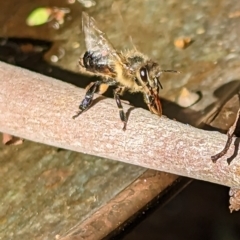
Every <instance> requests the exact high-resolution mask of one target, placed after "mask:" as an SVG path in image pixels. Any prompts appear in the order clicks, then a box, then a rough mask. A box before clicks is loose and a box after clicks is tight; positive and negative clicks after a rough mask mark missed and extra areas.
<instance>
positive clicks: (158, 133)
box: [0, 63, 240, 188]
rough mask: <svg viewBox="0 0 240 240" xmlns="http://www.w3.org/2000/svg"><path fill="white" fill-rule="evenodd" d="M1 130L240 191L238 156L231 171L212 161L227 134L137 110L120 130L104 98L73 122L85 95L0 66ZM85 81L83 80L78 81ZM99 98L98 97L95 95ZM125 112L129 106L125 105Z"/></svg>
mask: <svg viewBox="0 0 240 240" xmlns="http://www.w3.org/2000/svg"><path fill="white" fill-rule="evenodd" d="M0 75H1V81H0V131H1V132H5V133H8V134H12V135H14V136H19V137H21V138H24V139H30V140H33V141H36V142H41V143H45V144H49V145H53V146H57V147H60V148H65V149H71V150H74V151H79V152H84V153H87V154H92V155H97V156H101V157H106V158H110V159H114V160H118V161H123V162H127V163H130V164H135V165H139V166H143V167H147V168H151V169H156V170H161V171H165V172H170V173H175V174H178V175H183V176H188V177H191V178H196V179H202V180H205V181H210V182H215V183H219V184H222V185H227V186H231V187H238V188H239V187H240V174H239V171H238V169H240V157H239V156H236V158H235V159H234V160H233V161H232V163H231V165H230V166H229V165H228V163H227V161H226V159H227V158H228V157H229V156H231V155H232V154H233V153H234V146H230V148H229V150H228V152H227V154H226V155H224V157H222V158H221V159H220V160H219V161H218V162H217V163H215V164H214V163H213V162H212V160H211V156H212V154H213V153H215V152H218V151H219V150H220V148H221V146H223V145H224V144H225V141H226V135H223V134H220V133H217V132H208V131H203V130H200V129H196V128H193V127H191V126H189V125H186V124H181V123H179V122H176V121H172V120H170V119H167V118H166V117H161V118H160V117H158V116H156V115H154V114H151V113H150V112H149V111H147V110H143V109H134V110H132V111H131V113H130V115H129V119H128V125H127V130H126V131H123V130H122V123H121V121H120V119H119V114H118V109H117V107H116V105H115V102H114V100H113V99H106V98H105V99H103V100H101V101H99V102H97V103H96V104H93V106H92V107H91V108H90V109H89V110H88V111H86V112H84V113H83V114H82V115H81V116H79V118H77V119H75V120H73V119H72V115H74V113H75V112H76V110H77V108H78V105H79V103H80V101H81V100H82V99H83V97H84V94H85V91H84V90H83V89H78V88H77V87H74V86H72V85H70V84H67V83H64V82H61V81H57V80H55V79H52V78H49V77H46V76H42V75H40V74H37V73H33V72H30V71H27V70H24V69H21V68H18V67H14V66H11V65H8V64H5V63H0ZM79 81H81V79H79ZM96 97H97V95H96ZM123 108H124V110H125V112H127V111H128V109H129V108H131V106H128V105H125V104H123Z"/></svg>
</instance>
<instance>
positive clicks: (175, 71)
mask: <svg viewBox="0 0 240 240" xmlns="http://www.w3.org/2000/svg"><path fill="white" fill-rule="evenodd" d="M162 72H170V73H180V72H179V71H177V70H160V71H159V73H162Z"/></svg>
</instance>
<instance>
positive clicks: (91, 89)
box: [72, 81, 102, 119]
mask: <svg viewBox="0 0 240 240" xmlns="http://www.w3.org/2000/svg"><path fill="white" fill-rule="evenodd" d="M101 84H102V81H96V82H91V83H90V84H89V85H88V86H87V88H86V89H87V92H86V95H85V97H84V99H83V100H82V102H81V104H80V105H79V109H80V111H78V112H77V114H76V115H74V116H73V117H72V118H73V119H75V118H77V117H78V116H79V115H80V114H81V113H83V112H84V111H86V110H87V109H88V108H89V107H90V106H91V103H92V100H93V96H94V93H95V92H96V91H97V90H98V89H99V86H100V85H101Z"/></svg>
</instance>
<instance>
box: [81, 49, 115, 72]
mask: <svg viewBox="0 0 240 240" xmlns="http://www.w3.org/2000/svg"><path fill="white" fill-rule="evenodd" d="M83 65H84V67H85V68H86V70H88V71H90V72H94V73H103V74H110V73H114V71H113V69H112V68H111V67H110V66H109V61H108V56H102V54H101V52H98V51H94V52H91V51H86V52H85V54H84V56H83Z"/></svg>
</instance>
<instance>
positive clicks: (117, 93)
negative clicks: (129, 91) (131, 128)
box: [114, 87, 127, 131]
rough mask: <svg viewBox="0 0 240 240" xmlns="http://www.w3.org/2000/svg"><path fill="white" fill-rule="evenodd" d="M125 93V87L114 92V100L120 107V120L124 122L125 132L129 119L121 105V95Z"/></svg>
mask: <svg viewBox="0 0 240 240" xmlns="http://www.w3.org/2000/svg"><path fill="white" fill-rule="evenodd" d="M123 92H124V88H123V87H119V88H117V89H115V90H114V98H115V101H116V103H117V106H118V110H119V116H120V119H121V121H122V122H123V130H124V131H125V130H126V126H127V117H126V114H125V113H124V111H123V107H122V103H121V99H120V95H121V94H122V93H123Z"/></svg>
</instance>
